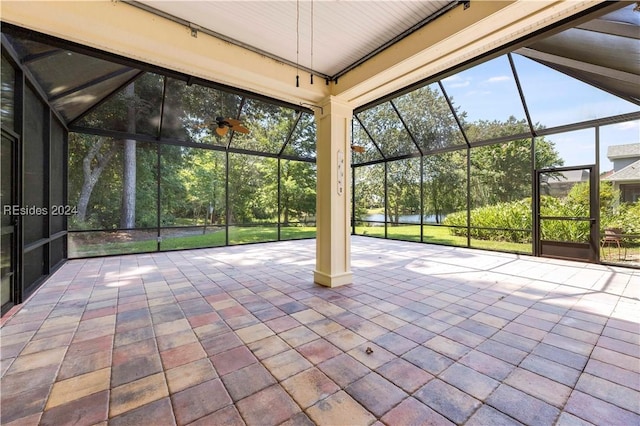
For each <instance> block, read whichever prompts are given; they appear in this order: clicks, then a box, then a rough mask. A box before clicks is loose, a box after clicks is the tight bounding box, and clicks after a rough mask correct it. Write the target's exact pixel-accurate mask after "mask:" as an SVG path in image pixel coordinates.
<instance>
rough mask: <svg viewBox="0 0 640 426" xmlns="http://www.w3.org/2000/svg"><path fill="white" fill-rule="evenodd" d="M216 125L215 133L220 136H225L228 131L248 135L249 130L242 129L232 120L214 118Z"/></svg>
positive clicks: (242, 127) (240, 124)
mask: <svg viewBox="0 0 640 426" xmlns="http://www.w3.org/2000/svg"><path fill="white" fill-rule="evenodd" d="M216 124H217V125H218V127H216V133H217V134H218V135H220V136H224V135H226V134H227V132H228V131H229V129H231V130H233V131H234V132H238V133H245V134H247V133H249V129H247V128H246V127H244V126H243V125H242V123H240V121H239V120H236V119H234V118H223V117H216Z"/></svg>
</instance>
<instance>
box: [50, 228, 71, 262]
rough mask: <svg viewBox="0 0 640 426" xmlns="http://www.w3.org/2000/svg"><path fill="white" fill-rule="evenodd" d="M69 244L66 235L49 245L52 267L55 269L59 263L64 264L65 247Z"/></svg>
mask: <svg viewBox="0 0 640 426" xmlns="http://www.w3.org/2000/svg"><path fill="white" fill-rule="evenodd" d="M66 243H67V237H66V235H63V236H61V237H59V238H57V239H55V240H52V241H51V243H49V256H50V263H49V264H50V265H51V267H52V268H53V267H55V266H56V265H57V264H58V263H60V262H62V261H63V260H64V259H65V258H66V256H65V246H66Z"/></svg>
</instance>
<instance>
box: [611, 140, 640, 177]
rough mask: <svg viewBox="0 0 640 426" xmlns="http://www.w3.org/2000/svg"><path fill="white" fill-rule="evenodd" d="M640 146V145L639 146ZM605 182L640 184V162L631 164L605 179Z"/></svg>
mask: <svg viewBox="0 0 640 426" xmlns="http://www.w3.org/2000/svg"><path fill="white" fill-rule="evenodd" d="M637 145H640V144H637ZM604 180H608V181H612V182H621V181H625V182H629V181H637V182H640V160H638V161H635V162H633V163H631V164H629V165H628V166H627V167H625V168H624V169H622V170H619V171H617V172H616V173H613V174H612V175H610V176H607V177H606V178H604Z"/></svg>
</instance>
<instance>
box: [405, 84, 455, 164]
mask: <svg viewBox="0 0 640 426" xmlns="http://www.w3.org/2000/svg"><path fill="white" fill-rule="evenodd" d="M393 103H394V104H395V105H396V108H397V109H398V112H399V113H400V116H401V117H402V119H403V120H404V122H405V123H406V125H407V127H408V128H409V131H410V132H411V134H412V135H413V137H414V138H415V139H416V141H417V142H418V144H419V145H420V146H421V148H422V151H423V152H429V151H433V150H437V149H442V148H447V147H451V146H457V145H464V144H465V142H464V138H463V136H462V132H461V131H460V127H459V126H458V123H457V122H456V120H455V117H454V116H453V113H452V112H451V109H450V108H449V105H448V104H447V101H446V99H445V97H444V95H443V94H442V91H441V90H440V86H438V85H437V84H431V85H429V86H424V87H421V88H419V89H416V90H414V91H412V92H409V93H407V94H405V95H402V96H400V97H398V98H396V99H394V100H393Z"/></svg>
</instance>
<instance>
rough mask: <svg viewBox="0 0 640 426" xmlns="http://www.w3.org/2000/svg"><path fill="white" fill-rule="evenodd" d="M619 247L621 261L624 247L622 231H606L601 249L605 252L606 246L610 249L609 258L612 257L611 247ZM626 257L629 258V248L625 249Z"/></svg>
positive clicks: (617, 229) (611, 229) (610, 229)
mask: <svg viewBox="0 0 640 426" xmlns="http://www.w3.org/2000/svg"><path fill="white" fill-rule="evenodd" d="M612 245H615V246H616V247H618V260H621V257H620V254H621V250H622V248H623V245H622V229H620V228H607V229H605V230H604V237H603V238H602V243H601V247H602V250H603V251H604V248H605V246H608V247H609V256H608V257H611V246H612ZM624 257H625V258H626V257H627V248H626V247H624Z"/></svg>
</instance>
